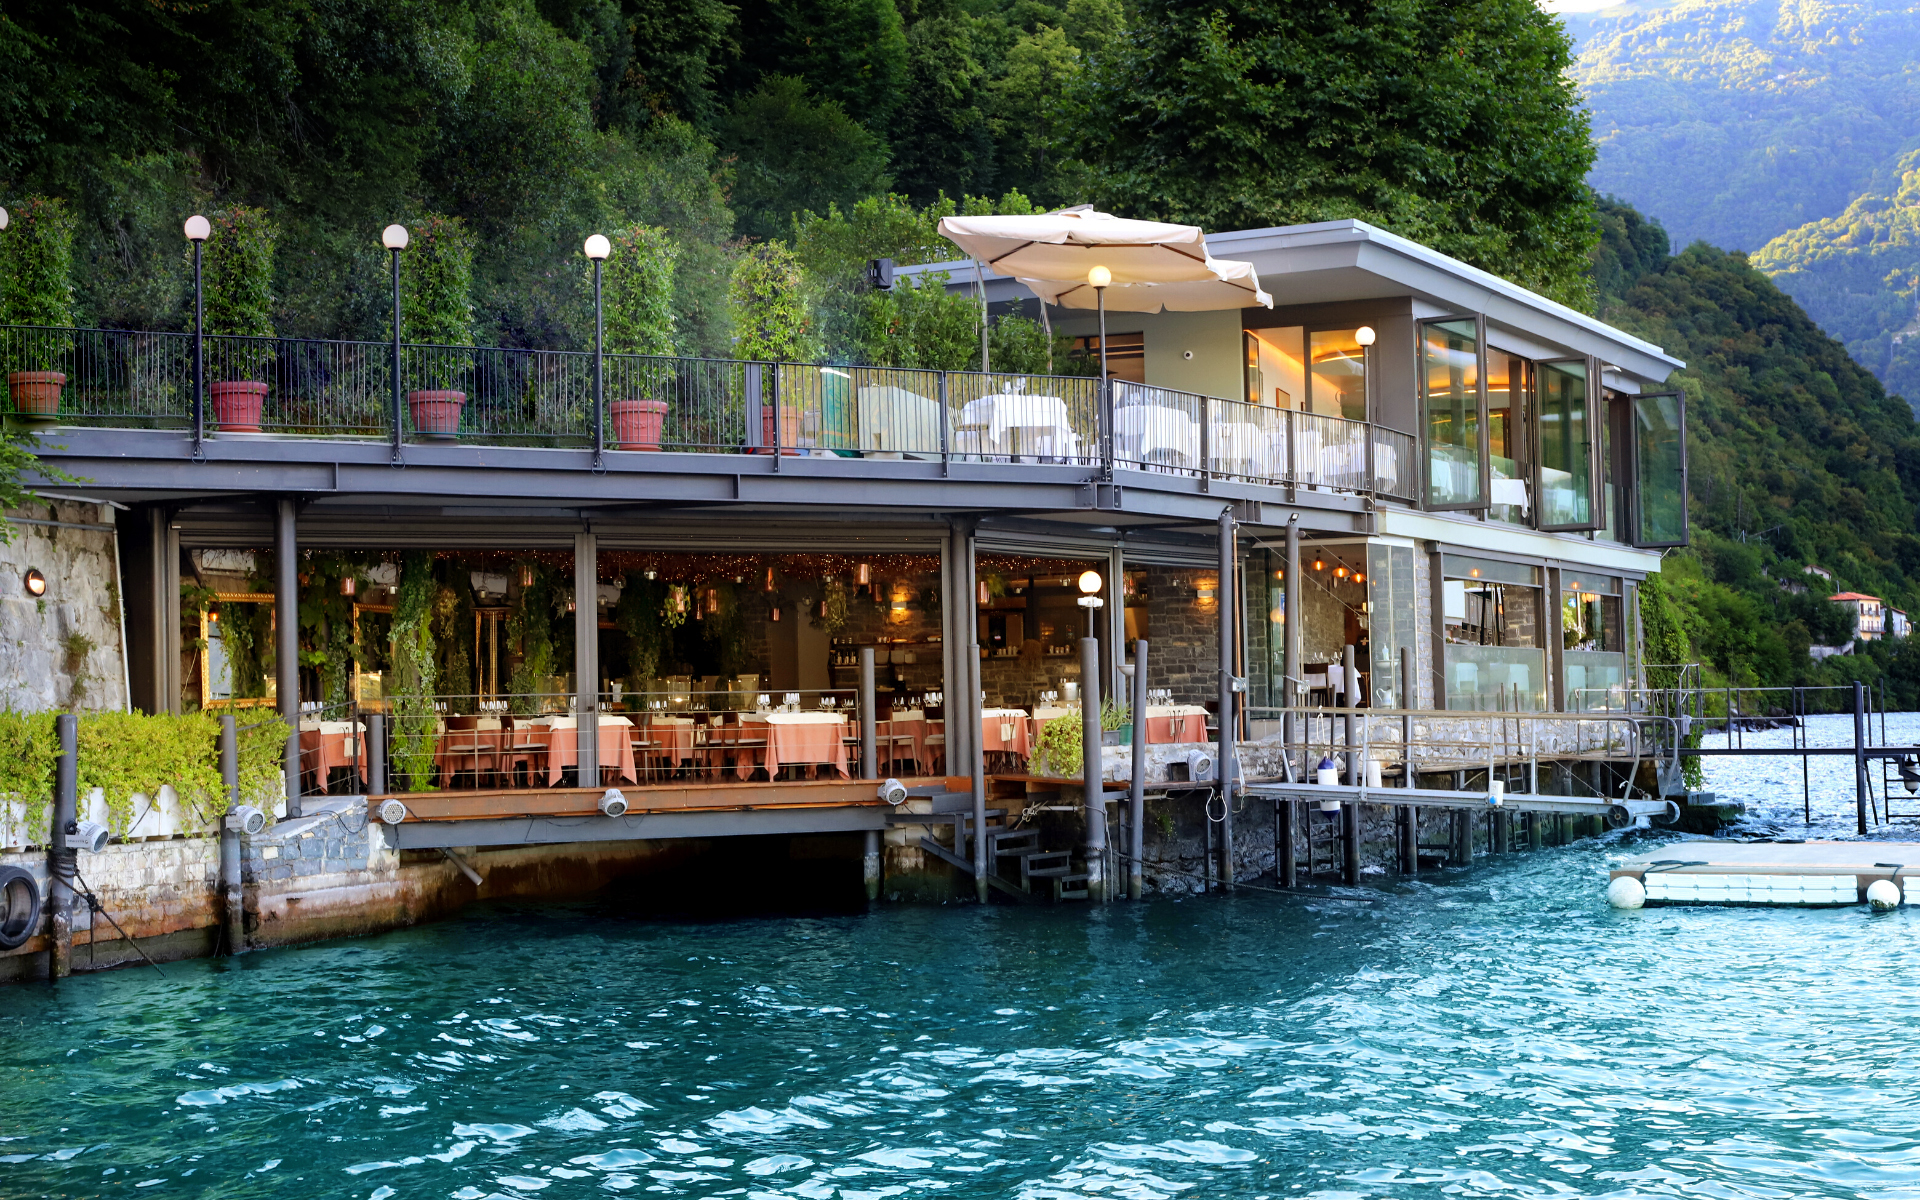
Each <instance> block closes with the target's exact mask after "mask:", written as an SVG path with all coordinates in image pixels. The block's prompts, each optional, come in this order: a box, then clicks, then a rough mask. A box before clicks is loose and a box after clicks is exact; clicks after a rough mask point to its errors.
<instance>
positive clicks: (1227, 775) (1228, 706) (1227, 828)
mask: <svg viewBox="0 0 1920 1200" xmlns="http://www.w3.org/2000/svg"><path fill="white" fill-rule="evenodd" d="M1239 559H1240V555H1239V542H1238V539H1237V538H1236V536H1235V534H1234V531H1233V509H1231V508H1223V509H1221V510H1220V582H1219V585H1218V586H1217V587H1216V588H1215V589H1214V594H1215V595H1216V596H1218V597H1219V602H1218V607H1219V612H1220V742H1219V754H1218V755H1217V756H1216V757H1215V762H1214V769H1213V776H1214V778H1215V779H1217V780H1219V781H1220V883H1221V886H1222V887H1224V888H1226V890H1227V891H1229V892H1231V891H1232V890H1233V791H1234V788H1235V787H1237V786H1238V785H1239V783H1240V778H1239V774H1240V773H1239V771H1238V770H1236V769H1235V768H1236V767H1237V766H1238V759H1239V754H1238V751H1237V749H1236V747H1235V746H1234V725H1235V722H1236V720H1237V718H1236V716H1235V710H1236V707H1237V703H1236V696H1235V693H1236V692H1237V691H1238V688H1239V679H1238V678H1237V677H1236V676H1235V675H1234V670H1233V665H1234V654H1233V644H1234V613H1235V612H1236V611H1237V610H1238V608H1239V603H1238V600H1237V597H1238V596H1239V594H1240V589H1239V588H1237V587H1235V586H1234V571H1235V569H1236V568H1237V567H1238V565H1239Z"/></svg>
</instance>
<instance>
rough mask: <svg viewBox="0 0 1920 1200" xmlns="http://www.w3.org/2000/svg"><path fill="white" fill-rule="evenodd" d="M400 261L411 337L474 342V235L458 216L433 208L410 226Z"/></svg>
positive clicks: (404, 321)
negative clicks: (441, 213) (442, 212)
mask: <svg viewBox="0 0 1920 1200" xmlns="http://www.w3.org/2000/svg"><path fill="white" fill-rule="evenodd" d="M407 232H408V234H409V235H410V240H409V241H408V243H407V248H406V250H405V251H403V252H402V255H401V262H400V319H401V327H402V329H403V330H404V331H405V338H406V340H407V341H409V342H422V343H427V344H430V345H436V346H471V345H473V323H474V322H473V252H474V238H473V235H472V234H471V233H470V232H468V230H467V227H466V223H465V222H464V221H462V220H460V218H458V217H446V216H441V215H439V214H438V213H428V214H427V215H426V216H424V217H421V218H420V219H419V220H417V221H415V222H414V223H413V224H412V225H411V226H410V227H409V228H408V231H407Z"/></svg>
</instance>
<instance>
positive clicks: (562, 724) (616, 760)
mask: <svg viewBox="0 0 1920 1200" xmlns="http://www.w3.org/2000/svg"><path fill="white" fill-rule="evenodd" d="M598 720H599V730H598V733H599V736H598V738H597V739H596V740H598V742H599V743H600V756H599V757H600V769H601V770H602V771H606V770H609V769H613V770H617V771H619V773H620V778H622V779H624V780H626V781H627V782H628V783H638V782H640V779H639V775H638V773H637V772H636V771H635V770H634V765H633V739H632V736H631V735H632V732H633V722H632V721H631V720H629V719H628V718H626V717H623V716H619V715H618V714H615V713H601V714H600V715H599V718H598ZM546 742H547V786H549V787H552V786H555V785H557V784H558V783H559V782H560V773H561V772H562V771H564V770H566V769H567V768H568V767H572V766H577V765H578V764H579V762H580V719H579V718H578V717H555V718H553V723H552V724H551V725H549V726H548V727H547V738H546ZM598 785H599V781H598V780H593V781H588V780H581V781H580V786H581V787H597V786H598Z"/></svg>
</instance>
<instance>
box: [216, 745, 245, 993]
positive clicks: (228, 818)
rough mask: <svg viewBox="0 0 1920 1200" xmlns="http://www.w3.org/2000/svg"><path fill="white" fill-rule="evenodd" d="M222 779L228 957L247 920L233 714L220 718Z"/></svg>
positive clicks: (237, 948) (222, 887)
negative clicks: (237, 821)
mask: <svg viewBox="0 0 1920 1200" xmlns="http://www.w3.org/2000/svg"><path fill="white" fill-rule="evenodd" d="M220 779H221V782H222V783H224V784H225V785H226V789H227V812H226V815H225V816H224V817H222V818H221V820H220V902H221V904H220V908H221V921H222V924H223V925H224V927H225V928H224V932H225V934H226V943H227V953H228V954H230V955H232V954H238V953H240V950H241V948H242V940H243V939H244V938H245V936H246V927H245V921H246V916H245V914H244V912H243V911H242V901H243V898H242V895H241V891H240V827H239V825H237V824H235V818H234V810H235V809H237V808H239V807H240V733H239V730H238V728H237V727H236V726H235V723H234V719H233V714H232V713H230V712H228V713H222V714H221V716H220Z"/></svg>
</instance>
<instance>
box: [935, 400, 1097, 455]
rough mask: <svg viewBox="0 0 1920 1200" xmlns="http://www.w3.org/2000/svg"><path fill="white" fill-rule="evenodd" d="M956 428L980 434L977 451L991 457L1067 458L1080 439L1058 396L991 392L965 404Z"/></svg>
mask: <svg viewBox="0 0 1920 1200" xmlns="http://www.w3.org/2000/svg"><path fill="white" fill-rule="evenodd" d="M958 427H959V428H960V429H962V430H970V431H974V432H975V433H976V434H978V435H979V439H980V441H979V446H978V449H979V450H980V452H981V453H982V454H985V455H988V456H991V457H996V458H999V457H1008V458H1013V459H1015V460H1018V459H1021V458H1040V459H1061V460H1064V459H1068V458H1071V457H1073V456H1074V455H1076V454H1078V453H1079V449H1080V438H1079V435H1078V434H1076V433H1074V432H1073V424H1072V422H1071V421H1069V420H1068V419H1067V403H1066V401H1064V400H1062V399H1061V398H1060V397H1058V396H1030V395H1027V394H1025V393H1019V392H994V393H992V394H991V395H986V396H981V397H980V398H978V399H976V400H970V401H968V402H967V405H966V407H965V408H962V409H961V410H960V420H959V425H958Z"/></svg>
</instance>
